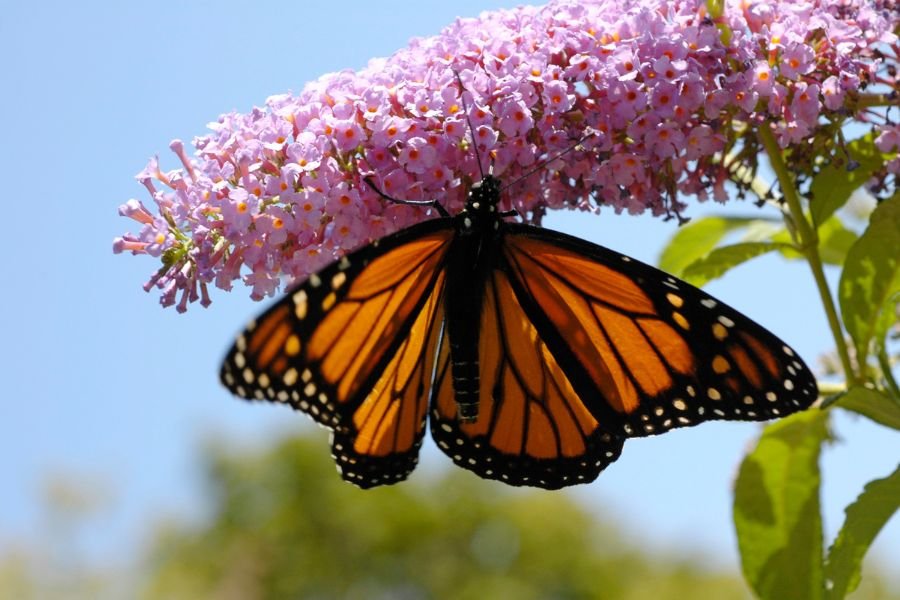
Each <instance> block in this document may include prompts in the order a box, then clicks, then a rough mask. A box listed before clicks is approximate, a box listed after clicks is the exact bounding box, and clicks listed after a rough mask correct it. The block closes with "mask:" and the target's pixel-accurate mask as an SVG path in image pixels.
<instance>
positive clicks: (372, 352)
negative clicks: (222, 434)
mask: <svg viewBox="0 0 900 600" xmlns="http://www.w3.org/2000/svg"><path fill="white" fill-rule="evenodd" d="M453 235H454V229H453V225H452V222H451V220H450V219H435V220H432V221H427V222H425V223H422V224H420V225H417V226H414V227H411V228H409V229H405V230H403V231H401V232H398V233H396V234H394V235H392V236H389V237H387V238H384V239H382V240H380V241H379V242H375V243H373V244H370V245H369V246H366V247H364V248H362V249H360V250H358V251H356V252H354V253H351V254H349V255H347V256H346V257H344V258H342V259H341V260H339V261H337V262H335V263H334V264H332V265H330V266H329V267H326V268H325V269H324V270H322V271H321V272H319V273H318V274H316V275H313V276H311V277H310V278H309V279H308V280H307V281H305V282H303V283H301V284H300V285H299V286H297V287H296V288H294V289H293V290H291V291H290V292H289V293H287V294H286V295H285V297H284V298H283V299H282V300H280V301H279V302H277V303H276V304H275V305H273V306H272V307H271V308H269V309H268V310H267V311H266V312H265V313H263V314H262V315H261V316H260V317H259V318H258V319H257V320H256V321H255V322H253V323H251V324H250V325H249V326H248V327H247V329H246V330H245V331H244V333H243V334H241V335H240V336H239V337H238V338H237V341H236V342H235V344H234V347H233V348H232V349H231V350H230V351H229V352H228V354H227V356H226V358H225V361H224V362H223V365H222V371H221V379H222V382H223V383H224V384H225V386H226V387H227V388H228V389H229V390H231V391H232V392H233V393H235V394H236V395H238V396H240V397H242V398H246V399H249V400H270V401H274V402H284V403H287V404H289V405H291V406H292V407H294V408H296V409H299V410H301V411H303V412H305V413H307V414H308V415H310V416H311V417H312V418H313V419H315V420H316V421H317V422H318V423H320V424H322V425H324V426H326V427H328V428H329V429H331V430H332V431H333V435H332V454H333V456H334V458H335V461H336V462H337V465H338V469H339V470H340V472H341V475H342V476H343V477H344V479H346V480H348V481H350V482H352V483H354V484H356V485H358V486H360V487H371V486H374V485H380V484H385V483H394V482H396V481H400V480H402V479H405V478H406V477H407V475H408V474H409V473H410V472H411V471H412V469H413V468H414V467H415V464H416V462H417V460H418V450H419V446H420V445H421V443H422V435H423V432H424V427H425V415H426V405H427V398H428V396H429V391H430V386H431V382H432V372H433V368H434V357H435V354H436V352H437V342H438V337H439V332H440V329H441V323H442V321H443V303H442V298H443V290H444V277H445V275H444V269H443V265H444V261H445V259H446V255H447V251H448V248H449V246H450V241H451V239H452V237H453Z"/></svg>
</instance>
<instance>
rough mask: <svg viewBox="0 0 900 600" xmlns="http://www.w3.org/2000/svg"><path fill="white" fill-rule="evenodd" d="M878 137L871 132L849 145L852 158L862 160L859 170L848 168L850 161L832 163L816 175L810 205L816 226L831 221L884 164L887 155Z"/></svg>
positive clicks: (848, 151) (811, 189)
mask: <svg viewBox="0 0 900 600" xmlns="http://www.w3.org/2000/svg"><path fill="white" fill-rule="evenodd" d="M874 140H875V135H874V134H873V133H868V134H866V135H864V136H863V137H861V138H858V139H855V140H853V141H852V142H850V143H849V144H847V146H846V148H847V153H848V154H849V156H850V159H851V160H853V161H856V162H857V163H859V166H858V167H857V168H856V169H853V170H852V171H848V170H847V165H846V164H841V165H839V166H835V165H828V166H826V167H825V168H824V169H822V170H821V171H820V172H819V173H818V174H817V175H816V176H815V178H814V179H813V182H812V185H811V186H810V190H809V195H810V197H811V198H812V202H810V205H809V208H810V212H811V213H812V218H813V223H814V224H815V225H820V224H822V223H824V222H825V221H826V220H828V217H830V216H831V215H833V214H834V212H835V211H836V210H837V209H839V208H840V207H842V206H843V205H844V204H845V203H846V202H847V200H848V199H849V198H850V195H851V194H852V193H853V192H855V191H856V190H857V189H859V188H860V187H862V185H863V184H864V183H865V182H866V181H868V179H869V178H870V177H871V176H872V174H873V173H874V172H875V171H877V170H878V169H880V168H881V167H882V166H883V165H884V161H885V155H883V154H882V153H881V152H880V151H879V150H878V148H876V147H875V143H874Z"/></svg>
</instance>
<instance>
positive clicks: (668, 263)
mask: <svg viewBox="0 0 900 600" xmlns="http://www.w3.org/2000/svg"><path fill="white" fill-rule="evenodd" d="M754 221H756V219H749V218H741V217H703V218H701V219H694V220H693V221H691V222H690V223H688V224H687V225H684V226H682V227H679V228H678V231H676V232H675V235H673V236H672V238H671V239H670V240H669V243H668V244H667V245H666V247H665V248H663V251H662V254H660V256H659V261H658V263H659V268H660V269H662V270H663V271H666V272H668V273H671V274H673V275H675V276H676V277H681V275H682V273H683V272H684V269H685V267H687V266H688V265H690V264H691V263H692V262H694V261H696V260H699V259H701V258H703V257H704V256H706V255H707V254H708V253H709V251H710V250H712V249H713V248H715V247H716V244H718V243H719V242H720V241H721V240H722V238H724V237H725V236H726V235H727V234H728V233H729V232H731V231H734V230H736V229H741V228H743V227H746V226H747V225H748V224H750V223H753V222H754Z"/></svg>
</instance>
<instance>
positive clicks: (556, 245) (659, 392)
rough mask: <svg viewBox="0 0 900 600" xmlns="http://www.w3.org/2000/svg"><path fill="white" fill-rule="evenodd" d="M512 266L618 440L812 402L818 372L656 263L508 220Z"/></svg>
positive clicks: (525, 299) (543, 329)
mask: <svg viewBox="0 0 900 600" xmlns="http://www.w3.org/2000/svg"><path fill="white" fill-rule="evenodd" d="M503 247H504V252H505V258H506V268H507V269H508V270H509V271H510V273H512V277H511V281H512V283H513V286H514V288H515V290H516V293H517V294H518V295H519V297H520V301H521V302H522V304H523V305H524V306H525V307H526V309H527V310H529V311H530V313H531V314H532V315H533V316H534V320H535V322H536V324H537V326H538V331H539V333H540V335H541V338H542V339H545V340H547V343H548V345H549V346H550V348H551V351H552V352H553V353H554V354H556V355H557V358H558V360H559V361H560V364H561V366H562V368H563V370H565V371H566V372H567V373H568V374H569V376H570V378H571V379H572V380H573V381H575V382H576V384H577V385H579V386H580V387H579V393H580V394H581V395H582V397H583V398H584V399H585V404H586V405H587V406H588V408H589V409H590V410H591V411H592V412H593V413H594V414H595V415H597V416H598V418H599V419H600V420H601V421H602V422H603V424H604V425H608V424H609V423H613V424H615V427H614V428H613V429H612V430H610V433H612V434H614V435H625V436H629V437H631V436H641V435H652V434H656V433H662V432H664V431H667V430H669V429H672V428H674V427H682V426H687V425H694V424H697V423H699V422H702V421H706V420H710V419H735V420H765V419H770V418H773V417H778V416H783V415H786V414H789V413H792V412H795V411H797V410H801V409H803V408H806V407H808V406H809V405H810V404H811V403H812V402H813V401H814V400H815V399H816V395H817V389H816V383H815V379H814V378H813V376H812V373H811V372H810V371H809V369H808V368H807V367H806V365H804V364H803V362H802V361H801V360H800V359H799V357H798V356H797V355H796V354H795V353H794V351H793V350H792V349H791V348H789V347H788V346H786V345H785V344H784V343H783V342H781V341H780V340H779V339H778V338H776V337H775V336H774V335H772V334H771V333H769V332H768V331H767V330H765V329H764V328H763V327H761V326H760V325H758V324H756V323H754V322H753V321H751V320H750V319H748V318H747V317H745V316H743V315H741V314H740V313H738V312H737V311H735V310H733V309H731V308H730V307H728V306H726V305H724V304H722V303H720V302H718V301H717V300H715V299H714V298H712V297H711V296H709V295H708V294H706V293H704V292H702V291H701V290H699V289H697V288H695V287H693V286H691V285H690V284H687V283H685V282H683V281H680V280H678V279H676V278H674V277H672V276H670V275H668V274H666V273H664V272H662V271H659V270H658V269H654V268H653V267H650V266H648V265H645V264H643V263H640V262H638V261H636V260H633V259H631V258H628V257H625V256H622V255H620V254H617V253H615V252H612V251H610V250H607V249H606V248H602V247H600V246H596V245H594V244H590V243H588V242H585V241H583V240H580V239H578V238H574V237H571V236H568V235H565V234H561V233H558V232H553V231H548V230H544V229H538V228H534V227H529V226H524V225H508V226H507V227H506V237H505V239H504V246H503Z"/></svg>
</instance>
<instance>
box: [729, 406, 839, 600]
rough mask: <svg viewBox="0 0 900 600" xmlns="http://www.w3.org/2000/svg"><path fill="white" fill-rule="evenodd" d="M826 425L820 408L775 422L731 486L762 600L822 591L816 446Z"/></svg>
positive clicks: (751, 579)
mask: <svg viewBox="0 0 900 600" xmlns="http://www.w3.org/2000/svg"><path fill="white" fill-rule="evenodd" d="M827 424H828V412H827V411H821V410H818V409H813V410H808V411H805V412H802V413H798V414H795V415H792V416H790V417H788V418H785V419H782V420H781V421H778V422H777V423H773V424H772V425H769V426H768V427H766V429H765V431H764V432H763V434H762V436H761V437H760V439H759V442H758V444H757V446H756V448H755V449H754V450H753V451H752V452H751V453H750V454H749V455H747V457H746V458H745V459H744V462H743V463H742V464H741V469H740V472H739V473H738V478H737V483H736V484H735V492H734V524H735V528H736V530H737V537H738V547H739V548H740V552H741V566H742V568H743V571H744V577H745V578H746V579H747V581H748V583H749V584H750V586H751V587H752V588H753V590H754V592H756V594H757V595H759V597H760V598H763V599H764V600H765V599H769V598H772V599H774V598H779V599H780V598H792V599H793V600H803V599H819V598H821V597H822V590H823V585H822V584H823V571H822V517H821V512H820V507H819V480H820V477H819V451H820V449H821V447H822V442H823V441H824V440H825V439H826V437H827V429H828V428H827Z"/></svg>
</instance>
